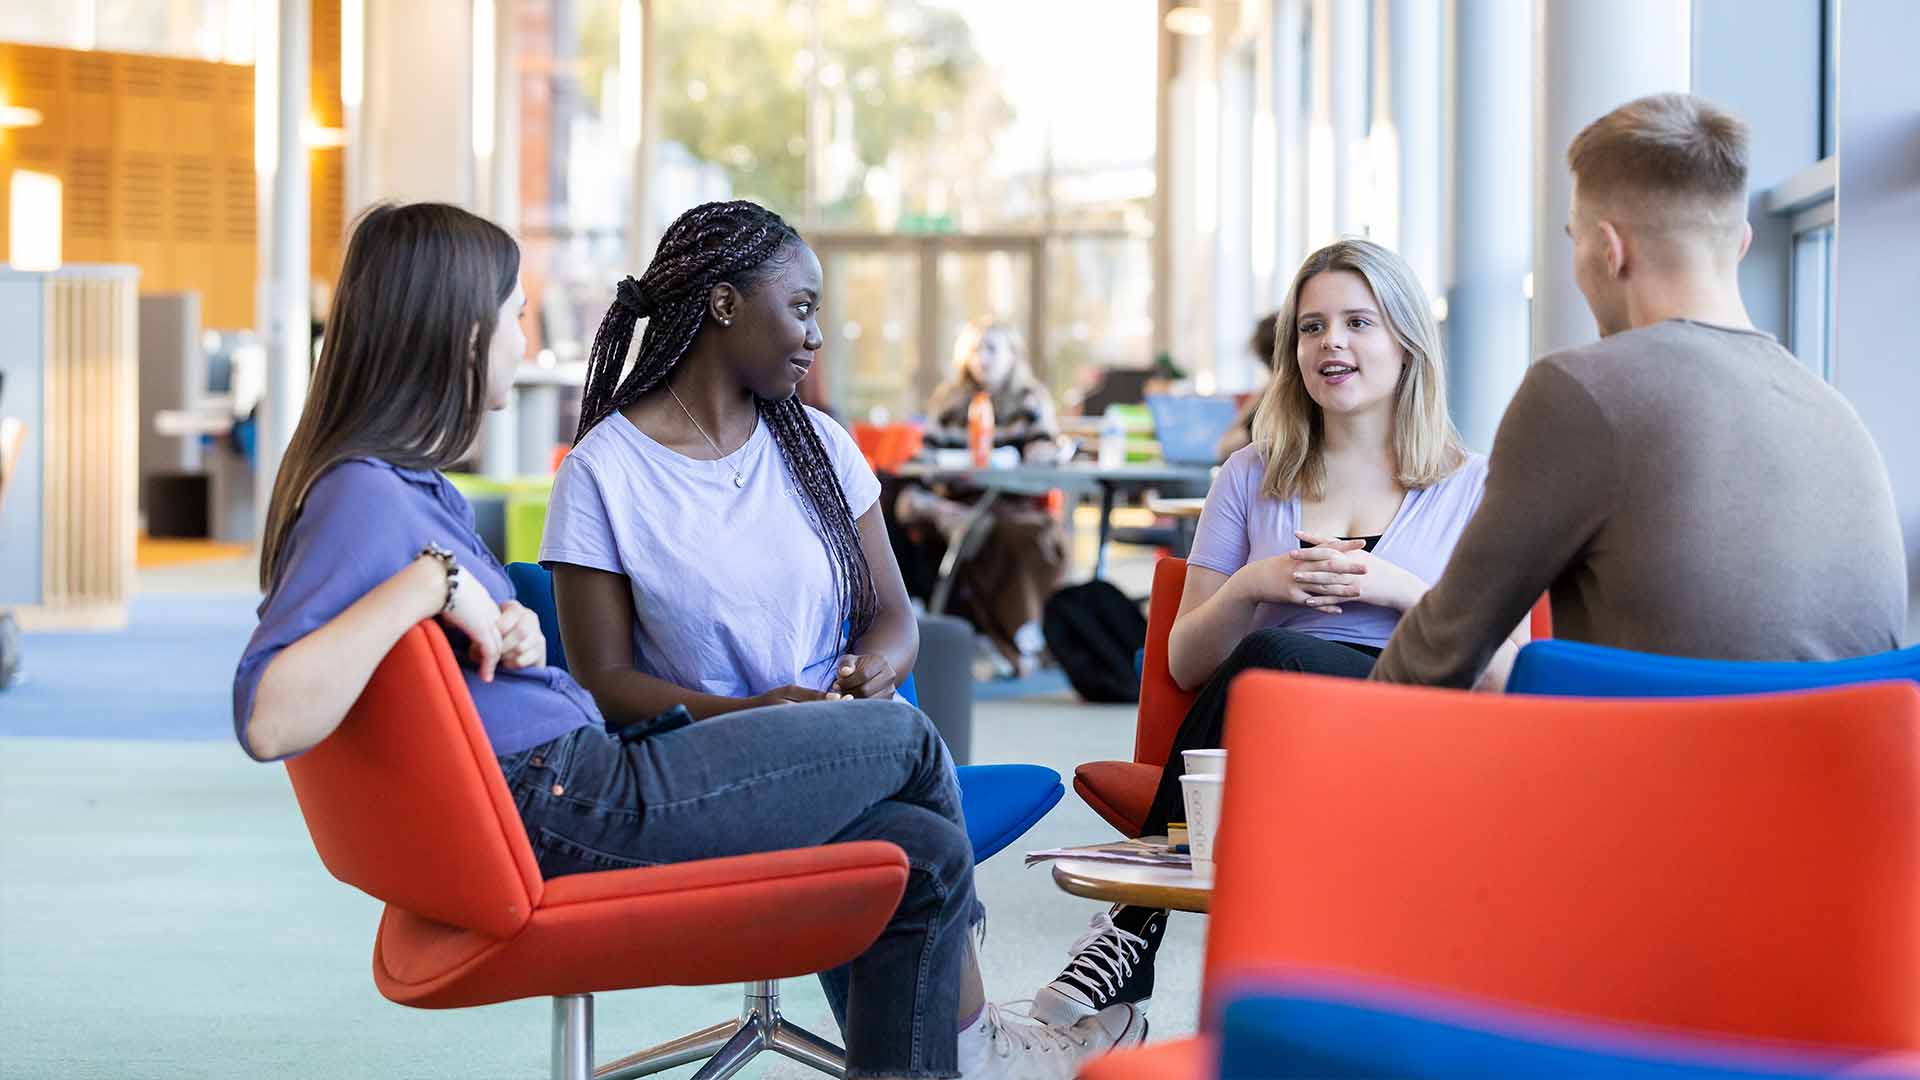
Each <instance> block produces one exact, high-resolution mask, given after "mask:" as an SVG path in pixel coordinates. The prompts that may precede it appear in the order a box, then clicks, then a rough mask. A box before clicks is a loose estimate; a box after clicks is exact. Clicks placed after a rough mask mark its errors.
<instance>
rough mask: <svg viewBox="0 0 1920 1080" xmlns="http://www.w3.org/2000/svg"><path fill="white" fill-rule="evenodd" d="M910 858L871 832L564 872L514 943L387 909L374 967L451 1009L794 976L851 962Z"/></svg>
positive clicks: (418, 998) (901, 882)
mask: <svg viewBox="0 0 1920 1080" xmlns="http://www.w3.org/2000/svg"><path fill="white" fill-rule="evenodd" d="M906 881H907V864H906V857H905V856H904V855H903V854H902V853H901V851H900V849H899V848H896V847H894V846H893V845H892V844H883V843H877V842H865V843H854V844H833V845H829V846H827V847H820V848H803V849H799V850H795V851H776V852H768V853H766V854H760V855H741V856H735V857H732V858H724V859H702V860H700V861H698V862H689V863H679V864H675V865H671V866H655V867H645V868H641V869H634V870H608V871H603V872H601V873H593V874H576V875H571V876H568V877H561V878H555V879H553V881H551V882H550V883H549V884H548V886H547V891H546V895H545V897H543V898H542V901H541V904H540V906H539V907H538V908H535V909H534V912H533V918H532V919H531V920H529V921H528V923H527V925H526V926H525V927H523V928H521V930H520V932H519V933H517V934H515V935H514V936H512V937H510V938H507V939H505V940H502V939H498V938H493V937H489V936H487V935H485V934H480V933H476V932H474V931H471V930H462V929H460V928H458V927H453V926H448V925H447V924H445V923H437V922H433V921H431V920H428V919H424V918H421V917H420V916H418V915H412V914H409V913H407V912H406V911H403V910H401V909H399V908H395V907H389V908H387V912H386V915H385V916H384V917H383V918H382V919H381V920H380V936H379V940H378V941H377V942H375V945H374V957H373V976H374V982H375V983H376V984H377V985H378V986H379V988H380V992H381V993H382V994H384V995H385V996H386V997H387V998H388V999H390V1000H392V1001H396V1002H399V1003H400V1004H402V1005H412V1006H415V1007H417V1008H428V1009H447V1008H461V1007H465V1006H468V1005H484V1004H487V1003H490V1002H496V1001H510V1000H514V999H517V998H525V997H543V996H550V995H554V994H582V993H595V992H598V991H602V990H624V989H633V988H638V987H643V986H706V985H711V984H715V983H732V982H746V981H748V980H752V979H783V978H791V977H794V976H799V975H805V974H807V973H809V972H814V971H822V970H825V969H827V968H830V967H834V966H835V965H838V964H841V963H844V962H846V960H847V959H849V958H850V957H852V956H854V955H856V954H857V953H859V952H860V951H861V950H862V949H864V948H865V947H866V946H867V945H868V943H870V942H872V940H873V939H874V938H875V937H876V936H877V935H878V934H879V932H880V929H881V928H882V927H883V926H885V925H886V921H887V919H888V918H890V917H891V916H892V915H893V911H894V908H895V907H896V906H897V905H898V904H899V897H900V892H901V890H902V889H904V888H905V887H906Z"/></svg>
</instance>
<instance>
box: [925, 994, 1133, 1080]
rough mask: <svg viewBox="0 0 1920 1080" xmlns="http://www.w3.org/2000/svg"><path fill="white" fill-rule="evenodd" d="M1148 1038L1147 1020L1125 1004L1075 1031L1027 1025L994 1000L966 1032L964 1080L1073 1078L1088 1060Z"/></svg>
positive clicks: (963, 1039)
mask: <svg viewBox="0 0 1920 1080" xmlns="http://www.w3.org/2000/svg"><path fill="white" fill-rule="evenodd" d="M1146 1037H1147V1018H1146V1017H1145V1016H1143V1015H1141V1013H1140V1010H1138V1009H1136V1008H1134V1007H1133V1006H1131V1005H1126V1004H1120V1005H1115V1006H1113V1007H1112V1008H1109V1009H1104V1010H1102V1011H1100V1012H1097V1013H1094V1014H1093V1015H1092V1016H1088V1017H1083V1018H1082V1019H1080V1020H1079V1021H1076V1022H1075V1023H1074V1024H1073V1025H1072V1026H1070V1027H1054V1026H1052V1025H1049V1024H1036V1023H1032V1022H1029V1021H1023V1020H1020V1019H1018V1018H1016V1017H1013V1016H1009V1015H1008V1014H1006V1013H1004V1012H1002V1011H1001V1010H1000V1007H999V1006H998V1005H995V1004H993V1003H992V1002H988V1003H987V1006H986V1008H985V1009H984V1010H982V1012H981V1014H980V1019H979V1020H978V1021H976V1022H975V1023H974V1025H973V1026H972V1027H970V1028H968V1029H967V1030H965V1031H962V1032H961V1033H960V1077H961V1080H1073V1075H1074V1073H1075V1072H1077V1071H1078V1070H1079V1068H1080V1066H1081V1065H1082V1064H1083V1063H1085V1062H1086V1061H1087V1060H1088V1059H1090V1058H1094V1057H1097V1056H1099V1055H1100V1054H1103V1053H1105V1052H1107V1051H1108V1050H1111V1049H1113V1048H1115V1047H1119V1046H1132V1045H1134V1044H1135V1043H1138V1042H1140V1041H1141V1040H1143V1039H1145V1038H1146Z"/></svg>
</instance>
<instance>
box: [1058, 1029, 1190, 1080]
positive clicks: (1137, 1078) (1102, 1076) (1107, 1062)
mask: <svg viewBox="0 0 1920 1080" xmlns="http://www.w3.org/2000/svg"><path fill="white" fill-rule="evenodd" d="M1219 1058H1220V1055H1219V1052H1218V1050H1216V1049H1215V1047H1214V1043H1213V1040H1212V1039H1210V1038H1206V1037H1203V1036H1191V1037H1188V1038H1185V1039H1176V1040H1174V1041H1172V1042H1163V1043H1153V1044H1151V1045H1149V1046H1141V1047H1136V1048H1134V1049H1132V1050H1119V1051H1116V1052H1114V1053H1111V1054H1102V1055H1101V1056H1099V1057H1097V1058H1094V1059H1093V1060H1092V1061H1089V1062H1087V1063H1086V1064H1085V1065H1082V1066H1081V1067H1080V1080H1208V1078H1210V1077H1212V1076H1213V1075H1214V1073H1215V1066H1216V1065H1217V1064H1218V1063H1219Z"/></svg>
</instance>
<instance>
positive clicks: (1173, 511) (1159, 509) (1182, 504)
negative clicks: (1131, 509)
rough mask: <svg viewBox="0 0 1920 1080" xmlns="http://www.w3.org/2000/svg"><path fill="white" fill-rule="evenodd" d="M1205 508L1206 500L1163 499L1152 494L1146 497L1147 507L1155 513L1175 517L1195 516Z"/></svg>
mask: <svg viewBox="0 0 1920 1080" xmlns="http://www.w3.org/2000/svg"><path fill="white" fill-rule="evenodd" d="M1206 508H1207V500H1206V499H1204V498H1199V499H1163V498H1160V497H1159V496H1157V495H1156V496H1152V497H1150V498H1148V499H1147V509H1148V510H1149V511H1151V512H1153V513H1156V514H1163V515H1165V516H1167V517H1175V518H1197V517H1199V516H1200V511H1202V510H1205V509H1206Z"/></svg>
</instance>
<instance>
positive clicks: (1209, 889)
mask: <svg viewBox="0 0 1920 1080" xmlns="http://www.w3.org/2000/svg"><path fill="white" fill-rule="evenodd" d="M1053 883H1054V884H1055V885H1058V886H1060V888H1061V889H1063V890H1065V891H1067V892H1070V893H1072V894H1073V895H1075V896H1084V897H1086V898H1087V899H1089V900H1104V901H1107V902H1108V903H1114V904H1138V905H1140V906H1142V907H1157V908H1171V909H1173V910H1175V911H1206V910H1207V909H1208V907H1209V906H1210V905H1211V904H1212V901H1213V877H1212V875H1211V874H1208V875H1205V876H1202V875H1200V874H1196V873H1194V872H1193V871H1192V870H1177V869H1173V868H1170V867H1163V866H1129V865H1127V864H1125V863H1110V862H1093V861H1090V860H1087V859H1060V860H1058V861H1057V862H1055V863H1054V864H1053Z"/></svg>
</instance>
